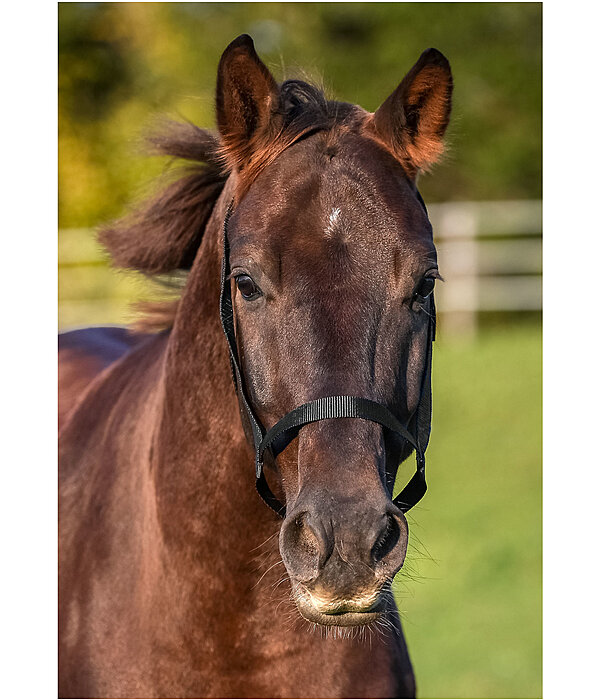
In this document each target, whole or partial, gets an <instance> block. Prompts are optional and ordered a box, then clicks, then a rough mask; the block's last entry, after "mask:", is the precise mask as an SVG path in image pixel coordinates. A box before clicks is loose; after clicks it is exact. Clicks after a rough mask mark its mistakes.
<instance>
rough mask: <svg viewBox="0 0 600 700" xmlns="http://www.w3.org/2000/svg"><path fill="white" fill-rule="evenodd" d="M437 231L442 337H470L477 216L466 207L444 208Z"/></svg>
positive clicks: (474, 322)
mask: <svg viewBox="0 0 600 700" xmlns="http://www.w3.org/2000/svg"><path fill="white" fill-rule="evenodd" d="M437 227H438V233H439V238H440V244H439V246H438V249H439V252H440V260H441V265H440V269H441V271H442V275H443V276H444V280H445V284H442V285H440V287H439V291H440V294H439V296H440V302H441V304H440V311H441V312H442V323H443V324H444V325H443V328H444V333H447V334H448V335H461V336H473V335H475V333H476V331H477V307H478V303H477V302H478V299H477V296H478V284H477V270H478V260H477V240H476V239H477V229H478V219H477V214H476V212H475V211H474V209H473V208H471V207H469V206H460V207H454V206H445V207H443V208H442V210H441V216H440V218H439V219H438V223H437Z"/></svg>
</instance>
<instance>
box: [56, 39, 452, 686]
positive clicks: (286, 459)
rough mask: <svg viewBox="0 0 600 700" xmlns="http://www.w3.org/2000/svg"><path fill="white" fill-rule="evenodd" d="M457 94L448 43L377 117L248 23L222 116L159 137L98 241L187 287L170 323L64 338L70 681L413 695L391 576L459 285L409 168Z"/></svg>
mask: <svg viewBox="0 0 600 700" xmlns="http://www.w3.org/2000/svg"><path fill="white" fill-rule="evenodd" d="M451 95H452V75H451V71H450V66H449V63H448V61H447V59H446V58H445V57H444V56H443V55H442V54H441V53H440V52H439V51H437V50H435V49H428V50H426V51H425V52H424V53H423V54H422V55H421V57H420V58H419V59H418V61H417V62H416V63H415V65H414V66H413V67H412V68H411V70H410V71H409V72H408V73H407V74H406V76H405V77H404V78H403V80H402V81H401V82H400V83H399V85H398V86H397V87H396V89H395V90H394V91H393V92H392V93H391V94H390V96H389V97H388V98H387V99H386V100H385V101H384V102H383V103H382V104H381V106H380V107H379V108H378V109H377V110H376V111H375V112H368V111H366V110H364V109H362V108H361V107H359V106H357V105H353V104H349V103H344V102H338V101H333V100H328V99H327V98H326V97H325V96H324V94H323V92H322V91H321V90H320V89H319V88H317V87H315V86H313V85H311V84H309V83H307V82H304V81H300V80H287V81H285V82H283V83H281V84H279V83H277V82H276V80H275V79H274V77H273V76H272V75H271V73H270V71H269V70H268V68H267V67H266V66H265V64H264V63H263V62H262V61H261V59H260V58H259V56H258V55H257V53H256V51H255V48H254V44H253V42H252V39H251V38H250V37H249V36H247V35H242V36H240V37H238V38H237V39H235V40H234V41H233V42H232V43H231V44H230V45H229V46H228V47H227V48H226V50H225V51H224V53H223V55H222V57H221V59H220V62H219V66H218V70H217V85H216V119H217V132H216V133H213V132H211V131H207V130H202V129H200V128H198V127H196V126H194V125H192V124H189V123H186V124H174V123H170V124H169V125H168V126H167V127H166V128H165V129H164V130H163V131H161V132H155V133H153V134H151V135H150V137H149V140H150V143H151V146H152V148H153V150H154V152H155V153H160V154H163V155H167V156H170V157H175V158H178V159H181V160H180V162H181V163H183V165H182V169H180V170H177V173H176V176H175V177H174V178H173V179H172V180H170V181H169V182H167V183H166V184H165V183H163V188H162V189H159V190H158V191H156V192H155V193H154V194H153V195H151V196H150V198H149V199H148V200H147V201H145V202H143V203H142V204H140V205H138V206H137V208H134V209H132V210H131V211H130V212H129V213H128V214H126V215H124V217H123V218H122V219H120V220H117V221H115V222H112V223H109V224H107V225H105V226H104V227H103V228H102V229H101V230H100V232H99V238H100V241H101V242H102V244H103V245H104V246H105V247H106V249H107V250H108V252H109V253H110V255H111V256H112V260H113V263H114V264H115V265H116V266H118V267H121V268H127V269H132V270H137V271H139V272H142V273H145V274H147V275H155V276H158V277H160V276H161V275H162V276H164V275H172V274H175V273H176V274H177V275H182V276H183V278H184V281H183V283H182V288H181V293H180V295H179V296H178V298H177V299H176V300H175V301H174V302H173V301H170V302H169V306H168V307H167V306H165V307H164V308H162V312H161V313H162V316H163V319H162V320H163V321H164V324H163V326H162V327H161V328H160V329H159V330H152V331H150V330H147V331H146V332H143V333H136V332H133V331H130V330H128V329H125V328H121V329H119V328H117V329H115V328H109V327H105V328H91V329H82V330H77V331H73V332H72V333H68V332H67V333H64V334H63V335H62V336H61V344H60V350H59V363H60V367H61V375H60V376H61V378H62V382H61V390H60V395H61V398H62V405H61V416H62V425H61V428H60V433H59V465H60V470H59V500H60V506H59V518H60V520H59V571H60V575H59V581H60V585H59V696H60V697H65V698H66V697H95V698H100V697H114V698H124V697H127V698H131V697H162V698H166V697H168V698H174V697H178V698H183V697H222V698H227V697H238V698H240V697H243V698H246V697H254V698H256V697H268V698H278V697H279V698H288V697H319V698H342V697H379V698H383V697H395V698H399V697H400V698H404V697H415V694H416V685H415V678H414V673H413V670H412V666H411V661H410V658H409V654H408V651H407V646H406V642H405V638H404V635H403V632H402V626H401V621H400V618H399V613H398V610H397V608H396V605H395V602H394V598H393V595H392V593H391V581H392V579H393V577H394V576H395V574H396V573H397V572H398V571H399V570H400V568H401V567H402V564H403V562H404V558H405V555H406V549H407V543H408V525H407V521H406V517H405V512H406V510H407V509H408V508H409V507H410V506H411V505H413V504H414V502H415V501H416V500H418V499H419V498H420V497H421V496H422V495H423V493H424V489H425V482H424V448H425V447H426V441H427V440H428V435H429V432H428V428H429V422H428V421H429V418H430V413H429V411H430V405H427V404H428V403H429V399H430V391H429V387H428V386H427V385H428V382H429V380H430V360H431V341H432V339H433V338H432V336H431V334H432V329H434V327H435V325H434V324H435V307H434V305H433V288H434V285H435V282H436V280H437V279H439V278H440V274H439V271H438V266H437V262H436V251H435V246H434V244H433V235H432V229H431V225H430V222H429V219H428V217H427V213H426V209H425V205H424V203H423V201H422V199H421V197H420V195H419V192H418V189H417V184H416V181H417V177H418V175H419V173H420V172H422V171H425V170H427V169H428V168H429V167H430V166H431V165H432V164H433V163H434V162H436V161H437V160H438V158H439V156H440V155H441V153H442V151H443V137H444V133H445V130H446V127H447V124H448V121H449V117H450V109H451ZM428 413H429V415H427V414H428ZM422 414H424V418H423V415H422ZM423 426H425V427H423ZM267 428H268V430H267ZM413 449H414V450H415V452H416V454H417V464H418V469H417V472H416V473H415V477H413V480H411V482H410V483H409V485H408V486H407V487H406V489H404V491H403V493H404V494H405V495H404V497H403V498H401V499H398V497H396V498H393V488H394V480H395V476H396V470H397V467H398V465H399V464H400V463H401V462H402V461H403V460H404V459H406V458H407V457H408V455H409V454H411V453H412V451H413ZM255 487H256V488H257V489H258V493H257V490H256V489H255Z"/></svg>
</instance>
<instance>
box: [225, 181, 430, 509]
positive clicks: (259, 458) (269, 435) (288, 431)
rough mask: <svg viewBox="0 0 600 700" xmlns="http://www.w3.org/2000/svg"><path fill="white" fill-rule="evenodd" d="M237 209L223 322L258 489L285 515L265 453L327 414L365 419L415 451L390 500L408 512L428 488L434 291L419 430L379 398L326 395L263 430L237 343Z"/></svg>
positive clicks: (283, 445) (277, 448)
mask: <svg viewBox="0 0 600 700" xmlns="http://www.w3.org/2000/svg"><path fill="white" fill-rule="evenodd" d="M417 198H418V200H419V202H420V203H421V205H422V206H423V208H424V209H425V211H426V212H427V209H426V207H425V203H424V202H423V199H422V197H421V195H420V194H419V192H418V191H417ZM232 209H233V202H231V203H230V204H229V207H228V209H227V213H226V215H225V220H224V222H223V260H222V265H221V297H220V316H221V325H222V326H223V331H224V332H225V337H226V338H227V344H228V346H229V354H230V360H231V369H232V374H233V383H234V385H235V388H236V391H237V393H238V397H239V400H240V403H241V406H242V408H243V410H244V412H245V413H246V415H247V417H248V422H249V424H250V428H251V430H252V439H253V442H254V452H255V467H256V490H257V491H258V493H259V495H260V497H261V498H262V499H263V501H264V502H265V503H266V504H267V505H268V506H269V507H270V508H272V509H273V510H274V511H275V512H276V513H277V514H278V515H280V516H281V517H285V505H284V504H283V503H281V502H280V501H279V499H278V498H277V497H276V496H275V494H274V493H273V492H272V491H271V489H270V487H269V485H268V483H267V480H266V477H265V474H264V469H263V455H264V453H265V451H266V450H268V449H270V450H271V453H272V454H273V457H274V458H275V457H277V455H278V454H280V453H281V452H283V450H284V449H285V448H286V447H287V446H288V445H289V443H290V442H291V441H292V440H293V439H294V438H295V437H296V435H297V434H298V433H299V432H300V429H301V428H302V427H303V426H305V425H307V424H309V423H314V422H316V421H320V420H325V419H328V418H363V419H364V420H369V421H372V422H374V423H378V424H379V425H381V426H383V427H384V428H387V429H388V430H390V431H391V432H393V433H395V434H396V435H399V436H400V437H401V438H403V439H404V440H406V441H407V442H408V443H409V444H410V445H412V447H413V448H414V450H415V454H416V458H417V470H416V472H415V473H414V475H413V477H412V478H411V480H410V481H409V482H408V484H407V485H406V486H405V487H404V489H403V490H402V491H401V492H400V493H399V494H398V495H397V496H396V498H394V499H393V500H392V502H393V503H394V505H396V506H397V507H398V508H399V509H400V510H401V511H402V512H403V513H406V511H408V510H410V508H412V507H413V506H414V505H415V504H416V503H418V502H419V501H420V500H421V499H422V498H423V496H424V495H425V491H426V490H427V483H426V482H425V450H426V449H427V445H428V443H429V434H430V432H431V355H432V350H433V341H434V340H435V304H434V301H433V292H432V293H431V295H430V296H429V297H428V303H429V307H430V308H429V310H428V314H429V324H428V329H427V349H426V357H425V369H424V373H423V378H422V382H421V395H420V398H419V403H418V405H417V410H416V433H415V434H412V433H411V432H410V431H409V430H408V428H407V427H406V426H405V425H403V424H402V423H401V422H400V421H399V420H398V419H397V418H396V416H394V415H393V414H392V413H391V412H390V411H389V409H387V408H386V407H385V406H383V405H382V404H380V403H377V402H376V401H371V400H370V399H365V398H360V397H356V396H327V397H325V398H321V399H315V400H314V401H309V402H308V403H305V404H302V405H301V406H298V407H297V408H294V409H293V410H291V411H290V412H289V413H286V414H285V416H283V418H281V419H280V420H279V421H277V423H275V425H274V426H272V427H271V428H270V429H269V430H268V431H265V430H264V429H263V427H262V426H261V424H260V421H259V420H258V418H257V417H256V416H255V415H254V412H253V410H252V407H251V406H250V402H249V401H248V397H247V395H246V391H245V388H244V381H243V378H242V372H241V369H240V361H239V354H238V349H237V342H236V339H235V329H234V320H233V302H232V297H231V283H230V281H229V273H230V266H229V238H228V235H227V232H228V225H229V219H230V217H231V213H232Z"/></svg>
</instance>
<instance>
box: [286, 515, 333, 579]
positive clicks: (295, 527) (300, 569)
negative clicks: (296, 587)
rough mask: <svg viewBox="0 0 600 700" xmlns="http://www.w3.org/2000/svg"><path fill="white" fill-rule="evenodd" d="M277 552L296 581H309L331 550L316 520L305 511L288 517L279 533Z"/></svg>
mask: <svg viewBox="0 0 600 700" xmlns="http://www.w3.org/2000/svg"><path fill="white" fill-rule="evenodd" d="M280 551H281V556H282V558H283V561H284V563H285V565H286V567H287V568H288V571H290V573H293V575H294V577H295V578H297V579H299V580H304V581H306V580H310V579H313V578H314V577H315V576H317V575H318V572H319V570H320V569H321V568H322V567H323V565H324V564H325V562H326V561H327V559H328V558H329V556H330V555H331V551H332V543H331V542H329V539H328V538H327V536H326V534H325V532H324V530H323V528H322V527H320V524H319V522H318V520H314V519H312V518H311V517H310V514H309V513H308V512H307V511H304V512H302V513H298V514H297V515H295V516H293V517H290V519H289V521H287V522H286V523H284V525H283V527H282V530H281V534H280Z"/></svg>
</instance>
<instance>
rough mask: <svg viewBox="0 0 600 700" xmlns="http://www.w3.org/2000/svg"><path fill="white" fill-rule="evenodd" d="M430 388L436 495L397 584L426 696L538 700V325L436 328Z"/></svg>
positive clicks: (415, 513)
mask: <svg viewBox="0 0 600 700" xmlns="http://www.w3.org/2000/svg"><path fill="white" fill-rule="evenodd" d="M433 387H434V391H433V396H434V417H433V429H432V438H431V443H430V447H429V450H428V464H427V472H428V483H429V491H428V493H427V496H426V498H425V499H424V500H423V501H422V504H420V505H418V506H417V507H415V508H414V509H413V510H412V511H411V512H410V513H409V524H410V526H411V543H410V546H409V554H408V556H407V563H406V565H405V569H403V571H402V572H401V574H400V575H399V576H398V577H397V580H396V583H395V586H396V588H395V590H396V594H397V600H398V605H399V608H400V610H401V612H402V618H403V621H404V628H405V633H406V636H407V638H408V644H409V649H410V652H411V655H412V659H413V664H414V667H415V672H416V675H417V684H418V693H419V697H423V698H539V697H541V693H542V688H541V665H542V660H541V656H542V648H541V647H542V552H541V549H542V533H541V520H542V514H541V507H542V504H541V490H542V487H541V332H540V328H539V326H522V327H519V326H515V327H514V328H511V329H507V328H506V327H504V328H502V329H494V330H488V331H483V332H482V333H481V334H480V336H479V338H478V339H477V340H476V341H474V342H469V343H460V342H457V341H449V340H444V334H443V332H442V333H440V337H439V340H438V341H437V342H436V347H435V354H434V376H433ZM413 468H414V465H413V460H412V459H411V460H407V463H405V464H404V465H403V467H402V473H403V475H404V478H405V480H407V479H408V475H409V473H410V471H411V470H412V469H413Z"/></svg>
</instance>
